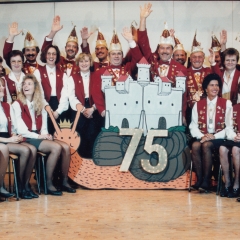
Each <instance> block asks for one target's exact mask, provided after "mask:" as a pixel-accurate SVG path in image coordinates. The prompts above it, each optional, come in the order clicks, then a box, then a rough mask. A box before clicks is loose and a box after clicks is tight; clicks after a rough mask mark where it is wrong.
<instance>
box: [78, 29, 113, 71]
mask: <svg viewBox="0 0 240 240" xmlns="http://www.w3.org/2000/svg"><path fill="white" fill-rule="evenodd" d="M91 35H92V32H90V33H89V32H88V28H86V27H84V28H82V30H81V37H82V44H81V48H82V52H83V53H87V54H88V53H89V54H90V49H89V44H88V42H87V40H88V38H89V37H90V36H91ZM95 54H96V57H97V58H98V62H96V61H94V62H93V69H94V71H97V70H99V69H100V68H102V67H106V66H109V61H108V46H107V43H106V40H105V39H104V36H103V34H102V33H101V32H100V30H99V29H98V36H97V41H96V47H95Z"/></svg>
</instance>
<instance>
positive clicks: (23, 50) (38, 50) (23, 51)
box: [22, 46, 40, 54]
mask: <svg viewBox="0 0 240 240" xmlns="http://www.w3.org/2000/svg"><path fill="white" fill-rule="evenodd" d="M35 48H36V51H37V53H39V52H40V49H39V47H38V46H36V47H35ZM22 53H23V54H25V48H23V49H22Z"/></svg>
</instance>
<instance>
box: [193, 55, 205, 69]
mask: <svg viewBox="0 0 240 240" xmlns="http://www.w3.org/2000/svg"><path fill="white" fill-rule="evenodd" d="M204 57H205V55H204V53H203V52H194V53H192V54H191V55H190V62H191V64H192V66H193V67H194V68H196V69H198V68H201V67H202V65H203V62H204Z"/></svg>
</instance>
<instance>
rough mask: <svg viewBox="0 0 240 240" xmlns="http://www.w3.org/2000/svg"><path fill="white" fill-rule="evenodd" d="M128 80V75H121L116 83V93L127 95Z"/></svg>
mask: <svg viewBox="0 0 240 240" xmlns="http://www.w3.org/2000/svg"><path fill="white" fill-rule="evenodd" d="M130 79H131V77H130V76H129V75H121V76H120V77H119V79H118V80H117V82H116V91H117V92H118V93H129V82H130Z"/></svg>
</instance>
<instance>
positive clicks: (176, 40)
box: [173, 36, 185, 52]
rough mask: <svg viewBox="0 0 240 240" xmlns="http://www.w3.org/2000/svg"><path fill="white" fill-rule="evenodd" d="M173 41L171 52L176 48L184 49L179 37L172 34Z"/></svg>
mask: <svg viewBox="0 0 240 240" xmlns="http://www.w3.org/2000/svg"><path fill="white" fill-rule="evenodd" d="M174 42H175V47H174V49H173V52H175V51H177V50H183V51H185V49H184V47H183V44H181V43H180V41H179V39H178V38H177V37H175V36H174Z"/></svg>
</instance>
